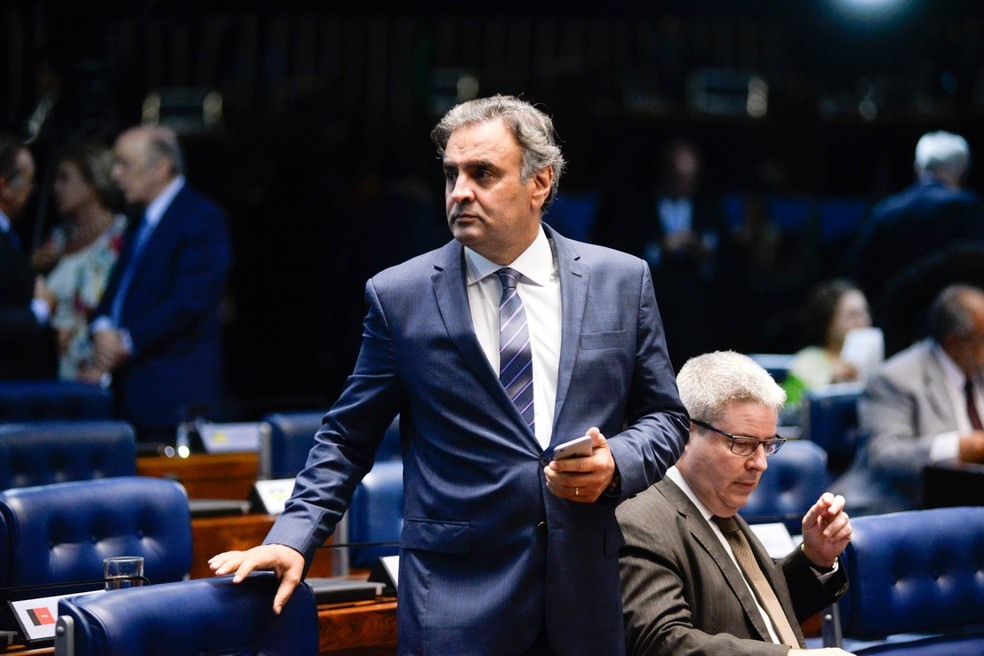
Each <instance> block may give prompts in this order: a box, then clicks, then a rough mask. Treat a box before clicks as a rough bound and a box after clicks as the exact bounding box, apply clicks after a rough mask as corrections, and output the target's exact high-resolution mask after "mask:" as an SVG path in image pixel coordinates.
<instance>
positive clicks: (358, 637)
mask: <svg viewBox="0 0 984 656" xmlns="http://www.w3.org/2000/svg"><path fill="white" fill-rule="evenodd" d="M318 624H319V627H318V634H319V636H320V638H319V641H318V653H319V654H320V655H321V656H327V655H330V656H391V655H392V654H396V599H395V598H392V597H380V598H378V599H377V600H375V601H357V602H353V603H347V604H329V605H325V606H319V607H318Z"/></svg>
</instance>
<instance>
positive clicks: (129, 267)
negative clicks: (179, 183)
mask: <svg viewBox="0 0 984 656" xmlns="http://www.w3.org/2000/svg"><path fill="white" fill-rule="evenodd" d="M150 233H151V228H150V224H148V223H147V216H146V214H144V216H143V217H142V218H141V219H140V224H139V225H138V226H137V229H136V230H135V231H134V234H133V246H131V247H130V258H129V261H127V263H126V268H125V269H123V277H122V278H121V279H120V284H119V286H118V287H117V288H116V295H115V296H114V297H113V304H112V306H111V308H110V310H111V311H110V316H111V317H112V319H113V323H114V324H115V325H116V327H117V328H119V327H120V322H121V321H122V318H123V302H124V301H125V300H126V295H127V292H128V291H129V290H130V283H131V282H132V281H133V273H134V271H136V269H137V263H138V261H139V260H140V254H141V252H142V251H143V247H144V244H145V243H146V242H147V238H148V237H149V236H150Z"/></svg>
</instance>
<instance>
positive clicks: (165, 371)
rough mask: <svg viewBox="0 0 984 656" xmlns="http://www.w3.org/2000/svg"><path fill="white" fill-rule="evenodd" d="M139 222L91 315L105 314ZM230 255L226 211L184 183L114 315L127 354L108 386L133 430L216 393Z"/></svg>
mask: <svg viewBox="0 0 984 656" xmlns="http://www.w3.org/2000/svg"><path fill="white" fill-rule="evenodd" d="M137 229H139V225H134V226H133V227H132V229H131V230H130V231H129V233H128V241H127V244H126V245H125V246H124V248H123V252H122V253H121V255H120V259H119V260H118V261H117V264H116V267H115V268H114V270H113V273H112V274H111V276H110V279H109V282H108V283H107V287H106V292H105V294H104V295H103V298H102V301H101V302H100V305H99V307H98V308H97V310H96V312H95V314H94V316H96V317H99V316H106V315H109V314H110V309H111V308H112V304H113V298H114V297H115V296H116V293H117V291H118V290H119V285H120V279H121V278H122V277H123V272H124V271H125V270H126V267H127V266H128V265H129V262H130V259H131V256H132V247H133V237H134V236H135V234H136V230H137ZM230 259H231V252H230V245H229V236H228V227H227V225H226V217H225V214H224V213H223V212H222V210H220V209H219V208H218V207H217V206H216V205H214V204H213V203H212V202H211V201H209V200H207V199H205V198H204V197H203V196H201V195H200V194H198V193H197V192H196V191H194V190H192V189H191V188H190V187H189V186H188V185H187V184H185V186H184V187H183V188H182V189H181V190H180V191H179V192H178V194H177V195H176V196H175V197H174V200H173V201H172V202H171V205H170V206H169V207H168V208H167V210H166V211H165V212H164V215H163V216H162V217H161V220H160V223H159V224H158V225H157V227H156V228H155V229H154V231H153V233H152V234H151V236H150V238H149V240H148V241H147V243H146V244H145V245H144V248H143V251H142V253H141V255H140V257H139V259H138V260H137V263H136V267H137V268H136V270H135V271H134V275H133V279H132V280H131V282H130V286H129V291H128V292H127V295H126V299H125V301H124V303H123V308H122V313H121V318H120V326H119V327H121V328H126V329H127V330H128V331H129V332H130V337H131V338H132V339H133V354H132V357H131V359H130V360H129V361H128V362H127V363H126V364H125V365H124V366H123V367H122V368H121V369H120V370H119V371H117V372H114V373H113V387H114V388H115V390H116V393H117V397H118V400H119V403H120V409H121V412H122V414H123V416H124V417H126V418H127V419H129V420H130V421H131V422H133V423H134V425H135V426H136V427H137V429H138V431H139V430H140V429H142V428H143V429H150V430H156V429H162V428H168V427H171V426H173V425H174V424H175V423H176V422H177V421H178V411H179V409H180V408H181V407H182V406H185V405H198V404H203V405H209V404H214V403H216V402H218V401H219V400H220V398H221V389H222V353H221V331H220V325H219V301H220V298H221V295H222V292H223V290H224V288H225V282H226V276H227V273H228V270H229V265H230Z"/></svg>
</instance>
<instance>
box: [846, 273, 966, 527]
mask: <svg viewBox="0 0 984 656" xmlns="http://www.w3.org/2000/svg"><path fill="white" fill-rule="evenodd" d="M982 411H984V291H982V290H981V289H980V288H978V287H973V286H970V285H965V284H955V285H948V286H947V287H945V288H944V289H943V291H941V292H940V293H939V294H938V295H937V297H936V298H935V300H934V301H933V304H932V306H931V308H930V311H929V337H928V338H927V339H924V340H921V341H919V342H916V343H915V344H913V345H912V346H910V347H909V348H907V349H905V350H904V351H901V352H899V353H897V354H895V355H894V356H892V357H891V358H889V359H888V360H886V361H885V362H884V364H883V365H882V366H881V367H880V368H879V369H878V370H877V371H876V372H875V373H874V374H873V375H872V376H871V377H870V378H869V380H868V381H867V383H866V384H865V389H864V393H863V394H862V396H861V399H860V401H859V403H858V420H859V424H860V428H861V430H862V431H863V432H865V433H866V434H867V436H868V439H867V444H866V445H865V446H864V447H862V448H861V449H860V450H859V451H858V453H857V455H856V456H855V458H854V460H853V461H852V463H851V465H850V467H849V468H848V470H847V471H846V472H845V473H844V474H843V476H841V477H840V478H839V479H838V480H837V481H835V482H834V485H833V488H834V489H835V490H837V491H839V492H840V493H842V494H845V495H848V496H850V497H851V499H852V504H854V507H855V508H856V510H855V514H857V513H858V512H864V513H869V514H873V513H878V514H880V513H888V512H895V511H899V510H912V509H915V508H918V507H919V505H920V494H921V490H922V470H923V467H925V466H926V465H927V464H929V463H931V462H936V461H941V460H958V461H961V462H984V429H982V427H981V414H980V413H981V412H982ZM855 498H856V500H855Z"/></svg>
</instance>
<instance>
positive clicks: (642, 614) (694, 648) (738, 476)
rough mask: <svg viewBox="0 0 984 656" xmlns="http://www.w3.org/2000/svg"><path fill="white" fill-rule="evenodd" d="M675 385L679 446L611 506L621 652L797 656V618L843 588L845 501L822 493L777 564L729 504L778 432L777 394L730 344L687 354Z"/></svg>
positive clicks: (771, 449) (740, 496) (744, 495)
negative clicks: (659, 472) (617, 540)
mask: <svg viewBox="0 0 984 656" xmlns="http://www.w3.org/2000/svg"><path fill="white" fill-rule="evenodd" d="M677 386H678V387H679V390H680V398H681V400H682V401H683V403H684V405H685V406H686V408H687V412H688V413H689V414H690V417H691V422H690V437H689V440H688V442H687V445H686V447H685V449H684V452H683V455H682V456H680V459H679V460H677V463H676V465H675V466H674V467H671V468H670V470H669V471H668V472H667V475H666V477H665V478H664V479H663V480H661V481H660V482H658V483H656V484H655V485H653V486H652V487H650V488H649V489H647V490H645V491H644V492H641V493H639V494H637V495H635V496H634V497H631V498H629V499H627V500H626V501H624V502H622V504H621V505H620V506H619V507H618V510H617V511H616V513H617V517H618V521H619V524H620V526H621V528H622V532H623V533H624V535H625V546H624V547H623V548H622V551H621V553H620V559H619V568H620V572H621V579H622V597H623V611H624V617H625V634H626V641H627V646H628V653H629V654H635V655H638V656H659V655H663V654H665V655H666V656H679V655H682V654H763V655H765V654H787V653H788V654H798V653H800V652H801V651H802V650H803V648H804V647H805V644H806V643H805V641H804V637H803V634H802V631H801V630H800V623H801V622H802V621H804V620H805V619H807V618H809V617H811V616H812V615H814V614H815V613H817V612H819V611H820V610H822V609H823V608H824V607H826V606H828V605H830V604H831V603H833V602H834V601H836V600H837V599H838V598H839V597H840V596H841V595H842V594H843V593H844V592H845V591H846V589H847V576H846V574H845V572H844V569H843V568H842V567H841V566H840V564H839V561H838V559H839V556H840V554H841V552H843V551H844V549H845V548H846V547H847V544H848V542H850V539H851V523H850V520H849V518H848V516H847V513H846V512H844V498H843V497H841V496H834V495H833V494H830V493H824V494H823V495H822V496H821V497H820V498H819V499H818V500H817V502H816V503H815V504H813V506H812V507H811V508H810V509H809V510H808V511H807V513H806V515H805V516H804V517H803V523H802V526H803V541H802V543H801V544H800V546H798V547H796V548H795V549H794V550H793V551H792V552H791V553H790V554H788V555H787V556H785V557H784V558H783V559H782V560H779V561H778V562H776V561H774V560H773V559H772V558H771V557H770V556H769V554H768V552H767V551H766V548H765V547H764V546H763V545H762V543H761V542H760V541H759V540H758V539H757V538H756V536H755V534H754V533H753V532H752V530H751V529H750V528H749V526H748V524H747V523H746V522H745V520H743V519H742V518H741V517H739V516H738V512H739V511H740V510H741V509H742V507H744V506H745V504H746V503H747V502H748V498H749V495H751V493H752V492H753V491H754V490H755V488H756V487H757V485H758V482H759V480H760V478H761V477H762V476H763V475H766V469H767V468H768V460H767V457H768V456H769V455H771V454H773V453H775V452H776V451H778V450H779V448H780V447H781V446H782V443H783V441H784V440H783V439H782V438H781V437H779V435H777V434H776V421H777V419H778V416H779V410H780V409H781V407H782V405H783V401H784V399H785V396H786V395H785V393H784V392H783V391H782V388H780V387H779V385H778V384H776V382H775V381H774V380H773V379H772V377H771V376H770V375H769V374H768V372H766V371H765V369H763V368H762V367H761V366H759V365H758V364H757V363H755V362H754V361H753V360H752V359H751V358H749V357H747V356H744V355H741V354H738V353H735V352H732V351H717V352H714V353H707V354H704V355H700V356H698V357H696V358H693V359H691V360H688V361H687V363H686V364H684V366H683V368H682V369H681V370H680V373H679V374H678V375H677ZM756 582H758V584H757V583H756ZM811 653H827V654H831V655H833V654H844V653H845V652H843V651H841V650H837V649H834V650H817V651H816V652H813V651H811Z"/></svg>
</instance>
